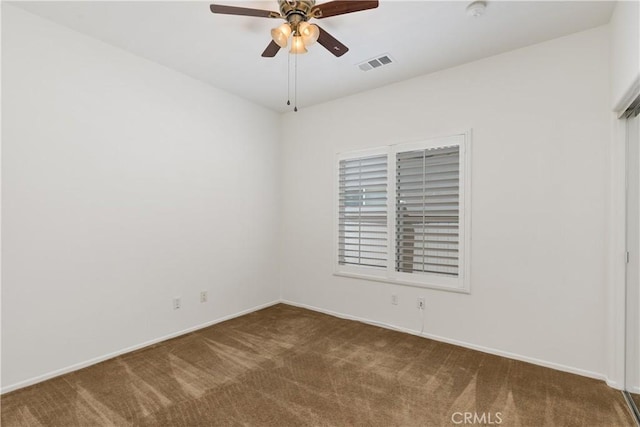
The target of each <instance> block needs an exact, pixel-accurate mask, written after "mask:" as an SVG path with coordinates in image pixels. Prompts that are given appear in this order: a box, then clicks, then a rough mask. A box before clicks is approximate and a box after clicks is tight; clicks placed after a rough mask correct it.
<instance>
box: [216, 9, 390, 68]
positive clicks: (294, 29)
mask: <svg viewBox="0 0 640 427" xmlns="http://www.w3.org/2000/svg"><path fill="white" fill-rule="evenodd" d="M278 5H279V7H280V12H273V11H270V10H262V9H249V8H245V7H236V6H225V5H220V4H212V5H211V12H213V13H222V14H226V15H243V16H255V17H258V18H276V19H277V18H280V19H284V20H285V21H287V22H285V23H284V24H282V25H280V26H279V27H277V28H274V29H273V30H271V38H272V39H273V40H271V43H269V45H268V46H267V48H266V49H265V50H264V52H262V56H263V57H265V58H272V57H274V56H276V54H277V53H278V51H279V50H280V49H281V48H285V47H287V44H288V40H289V36H291V35H293V37H292V40H291V49H290V53H293V54H301V53H306V52H307V49H306V46H309V45H311V44H313V43H315V42H316V41H317V42H318V43H320V44H321V45H322V46H324V47H325V48H326V49H327V50H328V51H329V52H331V53H332V54H333V55H335V56H342V55H344V54H345V53H347V51H348V50H349V48H348V47H346V46H345V45H343V44H342V43H340V42H339V41H338V40H336V39H335V38H334V37H333V36H332V35H331V34H329V33H327V32H326V31H325V30H323V29H322V28H321V27H319V26H318V25H315V24H309V22H308V21H309V20H310V19H312V18H315V19H323V18H329V17H331V16H336V15H344V14H346V13H352V12H359V11H361V10H367V9H374V8H376V7H378V0H335V1H330V2H327V3H322V4H319V5H316V2H315V0H278Z"/></svg>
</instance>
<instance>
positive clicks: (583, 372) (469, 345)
mask: <svg viewBox="0 0 640 427" xmlns="http://www.w3.org/2000/svg"><path fill="white" fill-rule="evenodd" d="M281 302H282V303H283V304H288V305H292V306H295V307H300V308H306V309H308V310H312V311H317V312H320V313H324V314H328V315H330V316H335V317H339V318H341V319H347V320H355V321H358V322H362V323H366V324H368V325H373V326H379V327H381V328H385V329H391V330H394V331H399V332H404V333H407V334H411V335H417V336H421V337H424V338H429V339H432V340H435V341H440V342H444V343H447V344H453V345H457V346H459V347H465V348H470V349H472V350H477V351H481V352H483V353H489V354H493V355H496V356H502V357H506V358H508V359H514V360H519V361H521V362H527V363H532V364H534V365H539V366H544V367H545V368H551V369H555V370H557V371H563V372H568V373H571V374H576V375H581V376H583V377H589V378H594V379H597V380H602V381H605V382H607V384H609V381H608V380H607V378H606V376H605V375H603V374H599V373H597V372H591V371H587V370H584V369H579V368H574V367H572V366H566V365H561V364H559V363H554V362H549V361H546V360H540V359H536V358H533V357H528V356H523V355H521V354H516V353H511V352H508V351H503V350H498V349H494V348H489V347H484V346H481V345H477V344H472V343H468V342H464V341H458V340H455V339H450V338H445V337H441V336H438V335H433V334H427V333H422V334H421V333H420V331H415V330H412V329H407V328H403V327H399V326H395V325H390V324H387V323H382V322H377V321H375V320H371V319H365V318H362V317H358V316H352V315H350V314H344V313H338V312H335V311H331V310H326V309H323V308H320V307H314V306H311V305H307V304H301V303H297V302H294V301H289V300H282V301H281ZM609 385H611V384H609ZM611 386H612V387H613V388H618V389H620V387H617V386H613V385H611Z"/></svg>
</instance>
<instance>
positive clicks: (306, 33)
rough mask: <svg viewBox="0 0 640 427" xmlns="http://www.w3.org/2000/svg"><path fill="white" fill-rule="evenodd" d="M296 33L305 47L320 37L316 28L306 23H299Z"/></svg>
mask: <svg viewBox="0 0 640 427" xmlns="http://www.w3.org/2000/svg"><path fill="white" fill-rule="evenodd" d="M298 32H299V33H300V35H301V36H302V41H304V45H305V46H311V45H312V44H314V43H315V42H316V41H317V40H318V37H319V36H320V30H319V29H318V26H317V25H314V24H309V23H308V22H301V23H300V25H298Z"/></svg>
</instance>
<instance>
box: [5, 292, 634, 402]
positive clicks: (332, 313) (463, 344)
mask: <svg viewBox="0 0 640 427" xmlns="http://www.w3.org/2000/svg"><path fill="white" fill-rule="evenodd" d="M279 303H283V304H288V305H292V306H294V307H301V308H305V309H308V310H312V311H316V312H319V313H324V314H328V315H330V316H334V317H339V318H341V319H347V320H355V321H357V322H362V323H366V324H368V325H374V326H379V327H381V328H385V329H391V330H394V331H399V332H404V333H407V334H411V335H417V336H421V337H424V338H429V339H432V340H435V341H440V342H445V343H447V344H453V345H457V346H459V347H465V348H470V349H472V350H477V351H481V352H483V353H489V354H493V355H496V356H502V357H506V358H508V359H514V360H519V361H522V362H528V363H532V364H534V365H539V366H544V367H546V368H551V369H555V370H558V371H563V372H568V373H571V374H576V375H581V376H584V377H589V378H595V379H598V380H602V381H605V382H606V383H607V384H608V385H609V386H610V387H612V388H615V389H618V390H622V388H623V386H622V385H621V384H619V383H618V382H615V381H610V380H609V379H608V378H606V376H605V375H603V374H599V373H597V372H591V371H587V370H584V369H579V368H574V367H571V366H566V365H561V364H558V363H554V362H549V361H546V360H541V359H536V358H533V357H528V356H523V355H520V354H516V353H511V352H508V351H503V350H498V349H494V348H489V347H484V346H481V345H477V344H472V343H468V342H464V341H459V340H455V339H450V338H445V337H442V336H438V335H433V334H428V333H422V334H421V333H420V332H419V331H416V330H412V329H407V328H403V327H400V326H395V325H390V324H387V323H382V322H378V321H375V320H371V319H365V318H362V317H358V316H352V315H349V314H345V313H339V312H335V311H332V310H327V309H323V308H320V307H315V306H312V305H308V304H302V303H297V302H294V301H290V300H284V299H282V300H276V301H271V302H268V303H266V304H261V305H257V306H255V307H251V308H249V309H246V310H243V311H240V312H237V313H234V314H230V315H228V316H224V317H220V318H218V319H215V320H212V321H209V322H206V323H202V324H199V325H196V326H193V327H191V328H188V329H184V330H182V331H178V332H174V333H171V334H169V335H165V336H162V337H159V338H155V339H153V340H150V341H146V342H144V343H141V344H137V345H134V346H131V347H127V348H124V349H121V350H118V351H115V352H112V353H109V354H105V355H103V356H98V357H95V358H93V359H90V360H86V361H84V362H80V363H76V364H74V365H71V366H67V367H66V368H62V369H57V370H55V371H52V372H48V373H46V374H43V375H39V376H37V377H34V378H30V379H28V380H24V381H20V382H18V383H15V384H11V385H8V386H6V387H3V388H2V390H0V394H4V393H8V392H10V391H14V390H17V389H20V388H23V387H28V386H30V385H33V384H37V383H39V382H42V381H45V380H48V379H51V378H54V377H57V376H60V375H64V374H67V373H69V372H73V371H77V370H78V369H82V368H86V367H88V366H91V365H95V364H96V363H100V362H103V361H105V360H108V359H112V358H114V357H117V356H120V355H122V354H125V353H130V352H132V351H135V350H139V349H141V348H144V347H148V346H150V345H153V344H157V343H159V342H162V341H166V340H168V339H171V338H175V337H178V336H180V335H184V334H188V333H190V332H194V331H197V330H199V329H203V328H206V327H209V326H211V325H215V324H216V323H220V322H224V321H226V320H230V319H233V318H236V317H240V316H243V315H245V314H248V313H253V312H254V311H258V310H262V309H264V308H267V307H271V306H273V305H276V304H279ZM630 391H631V392H632V393H640V388H637V389H636V388H635V387H634V390H630Z"/></svg>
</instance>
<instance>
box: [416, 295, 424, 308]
mask: <svg viewBox="0 0 640 427" xmlns="http://www.w3.org/2000/svg"><path fill="white" fill-rule="evenodd" d="M424 307H425V301H424V297H419V298H418V308H419V309H420V310H424Z"/></svg>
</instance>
